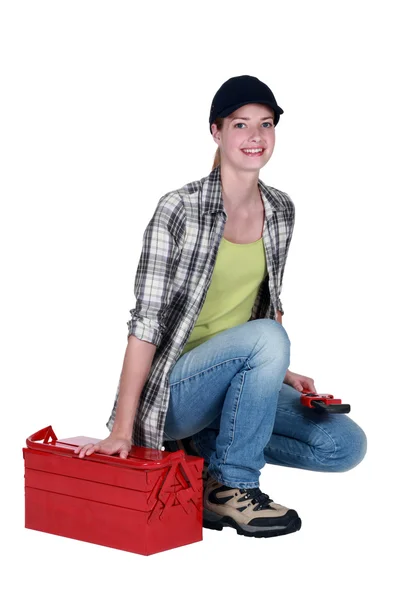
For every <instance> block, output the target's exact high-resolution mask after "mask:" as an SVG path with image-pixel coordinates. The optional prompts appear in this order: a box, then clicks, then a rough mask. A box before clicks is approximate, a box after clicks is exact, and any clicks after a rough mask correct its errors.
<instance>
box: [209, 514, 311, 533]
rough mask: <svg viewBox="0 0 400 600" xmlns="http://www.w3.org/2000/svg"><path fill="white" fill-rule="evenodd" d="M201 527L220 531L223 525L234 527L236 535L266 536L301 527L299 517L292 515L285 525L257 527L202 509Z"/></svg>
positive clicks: (296, 529)
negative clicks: (240, 523) (241, 523)
mask: <svg viewBox="0 0 400 600" xmlns="http://www.w3.org/2000/svg"><path fill="white" fill-rule="evenodd" d="M203 527H205V528H206V529H214V530H215V531H222V529H223V528H224V527H231V528H233V529H236V533H237V534H238V535H245V536H247V537H256V538H266V537H276V536H278V535H286V534H288V533H295V532H296V531H299V529H300V528H301V519H300V517H294V518H293V519H292V520H291V521H289V523H288V524H287V525H272V526H271V527H257V526H255V525H239V523H236V521H235V520H234V519H232V518H231V517H221V516H220V515H216V514H215V513H213V512H211V511H209V510H207V509H206V508H204V509H203Z"/></svg>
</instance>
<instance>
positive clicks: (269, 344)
mask: <svg viewBox="0 0 400 600" xmlns="http://www.w3.org/2000/svg"><path fill="white" fill-rule="evenodd" d="M289 364H290V340H289V337H288V335H287V333H286V330H285V329H284V327H283V326H282V325H281V324H280V323H278V322H277V321H274V320H273V319H257V320H254V321H248V322H247V323H243V324H241V325H237V326H236V327H232V328H230V329H227V330H225V331H222V332H221V333H219V334H217V335H215V336H214V337H212V338H211V339H209V340H207V341H206V342H204V343H202V344H200V345H199V346H197V347H196V348H194V349H193V350H191V351H189V352H186V353H185V354H184V355H182V356H181V357H180V358H179V359H178V361H177V362H176V363H175V366H174V367H173V369H172V371H171V373H170V379H169V381H170V401H169V406H168V411H167V415H166V420H165V427H164V440H175V439H182V438H185V437H188V436H192V438H193V442H194V445H195V447H196V449H197V450H198V452H199V454H200V455H201V456H202V457H203V458H204V459H205V461H206V462H208V463H209V469H208V471H209V473H210V475H212V476H213V477H214V478H215V479H217V481H219V482H221V483H223V484H225V485H228V486H230V487H240V488H252V487H259V477H260V470H261V469H262V467H263V466H264V465H265V463H270V464H274V465H282V466H287V467H297V468H299V469H309V470H312V471H331V472H333V471H347V470H349V469H351V468H353V467H355V466H356V465H357V464H358V463H359V462H361V460H362V459H363V458H364V455H365V453H366V449H367V440H366V436H365V433H364V432H363V430H362V429H361V428H360V427H359V426H358V425H357V424H356V423H355V422H354V421H353V420H352V419H350V418H349V417H348V416H347V415H345V414H320V413H317V412H316V411H315V410H313V409H310V408H307V407H304V406H302V405H301V404H300V396H301V394H300V392H298V391H297V390H295V389H294V388H293V387H291V386H289V385H287V384H285V383H283V380H284V378H285V374H286V371H287V369H288V367H289ZM317 391H320V390H318V389H317ZM322 391H324V390H322ZM325 392H326V390H325Z"/></svg>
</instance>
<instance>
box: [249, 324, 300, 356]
mask: <svg viewBox="0 0 400 600" xmlns="http://www.w3.org/2000/svg"><path fill="white" fill-rule="evenodd" d="M252 322H253V323H257V332H258V333H259V338H258V341H257V343H256V345H255V347H254V351H253V356H254V355H255V354H256V353H258V352H260V351H262V350H263V348H266V349H267V350H268V352H269V353H271V348H273V351H274V353H276V355H277V356H279V355H282V356H283V355H286V356H290V345H291V343H290V338H289V336H288V334H287V332H286V329H285V328H284V327H283V325H281V324H280V323H279V322H278V321H274V319H257V320H256V321H252Z"/></svg>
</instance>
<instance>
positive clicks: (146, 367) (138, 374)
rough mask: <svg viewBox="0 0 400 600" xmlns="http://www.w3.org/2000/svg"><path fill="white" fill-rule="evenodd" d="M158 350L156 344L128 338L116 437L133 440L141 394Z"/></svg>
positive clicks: (118, 405)
mask: <svg viewBox="0 0 400 600" xmlns="http://www.w3.org/2000/svg"><path fill="white" fill-rule="evenodd" d="M156 348H157V346H155V345H154V344H150V343H148V342H145V341H142V340H139V339H138V338H136V337H135V336H134V335H130V336H129V337H128V346H127V348H126V351H125V358H124V363H123V367H122V373H121V379H120V386H119V396H118V404H117V409H116V414H115V421H114V425H113V429H112V434H113V435H115V436H118V437H122V438H127V439H129V440H130V439H131V435H132V430H133V424H134V421H135V416H136V412H137V408H138V405H139V399H140V394H141V393H142V389H143V386H144V384H145V383H146V380H147V377H148V375H149V372H150V368H151V365H152V363H153V358H154V354H155V351H156Z"/></svg>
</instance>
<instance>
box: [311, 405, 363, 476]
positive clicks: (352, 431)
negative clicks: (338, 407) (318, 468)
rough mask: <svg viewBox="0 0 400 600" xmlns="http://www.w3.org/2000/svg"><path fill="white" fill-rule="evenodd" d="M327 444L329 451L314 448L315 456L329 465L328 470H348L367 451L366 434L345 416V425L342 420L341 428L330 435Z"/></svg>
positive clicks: (355, 464) (357, 462)
mask: <svg viewBox="0 0 400 600" xmlns="http://www.w3.org/2000/svg"><path fill="white" fill-rule="evenodd" d="M339 418H342V417H339ZM332 444H333V446H332ZM329 445H330V447H329V451H327V450H328V449H327V448H326V447H325V448H324V447H320V448H315V452H316V456H317V457H318V458H319V459H320V460H321V462H323V463H324V465H325V466H329V470H330V471H335V472H345V471H350V469H354V467H356V466H357V465H358V464H359V463H360V462H361V461H362V460H363V458H364V457H365V455H366V453H367V446H368V444H367V436H366V435H365V433H364V431H363V430H362V429H361V427H360V426H359V425H357V424H356V423H355V422H354V421H352V420H350V419H349V418H347V420H346V425H345V422H344V421H343V428H342V430H339V432H335V434H332V435H331V436H330V444H329Z"/></svg>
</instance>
